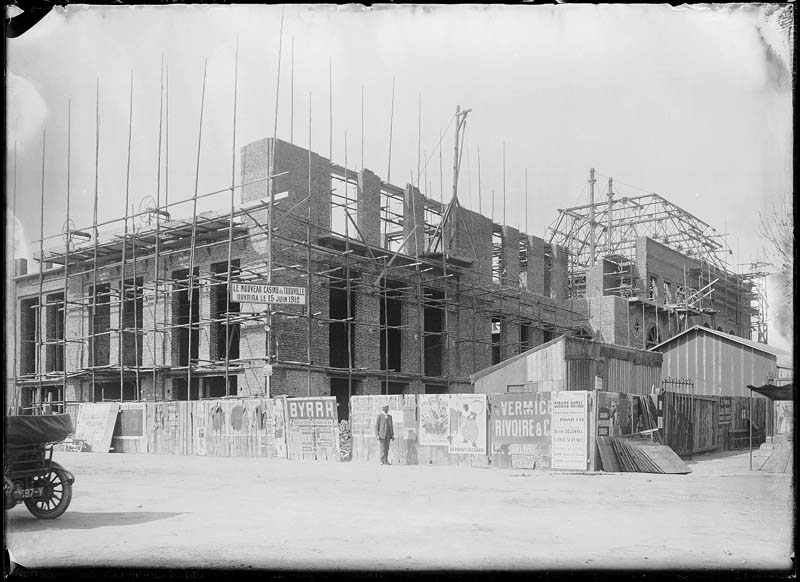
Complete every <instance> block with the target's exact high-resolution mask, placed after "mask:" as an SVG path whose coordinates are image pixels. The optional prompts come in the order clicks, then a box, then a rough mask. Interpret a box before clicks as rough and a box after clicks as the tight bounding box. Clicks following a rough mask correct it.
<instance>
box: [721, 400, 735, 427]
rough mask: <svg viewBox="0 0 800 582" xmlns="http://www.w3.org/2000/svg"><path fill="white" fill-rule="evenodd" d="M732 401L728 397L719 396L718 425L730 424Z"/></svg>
mask: <svg viewBox="0 0 800 582" xmlns="http://www.w3.org/2000/svg"><path fill="white" fill-rule="evenodd" d="M732 410H733V401H732V399H731V397H730V396H720V398H719V424H730V423H731V411H732Z"/></svg>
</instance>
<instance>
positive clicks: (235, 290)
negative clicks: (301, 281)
mask: <svg viewBox="0 0 800 582" xmlns="http://www.w3.org/2000/svg"><path fill="white" fill-rule="evenodd" d="M231 301H234V302H236V303H280V304H283V305H305V304H306V288H305V287H285V286H282V285H265V284H262V283H231Z"/></svg>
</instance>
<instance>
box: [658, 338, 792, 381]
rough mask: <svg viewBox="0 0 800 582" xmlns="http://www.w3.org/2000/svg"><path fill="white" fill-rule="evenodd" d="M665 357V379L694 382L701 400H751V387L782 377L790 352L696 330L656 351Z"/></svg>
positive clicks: (663, 343)
mask: <svg viewBox="0 0 800 582" xmlns="http://www.w3.org/2000/svg"><path fill="white" fill-rule="evenodd" d="M652 350H653V351H654V352H660V353H661V354H663V356H664V363H663V365H662V366H661V373H662V377H663V378H685V379H688V380H693V381H694V391H693V392H694V394H696V395H701V396H739V397H745V396H750V391H749V390H748V389H747V385H748V384H749V385H752V386H761V385H763V384H767V383H769V381H770V380H771V379H774V378H777V377H778V364H779V360H780V362H781V364H782V365H786V362H785V360H787V359H788V358H789V354H787V353H786V352H784V351H782V350H779V349H777V348H774V347H772V346H769V345H767V344H761V343H758V342H754V341H751V340H746V339H744V338H741V337H738V336H735V335H731V334H728V333H724V332H721V331H716V330H714V329H711V328H707V327H701V326H695V327H692V328H690V329H688V330H686V331H684V332H681V333H679V334H677V335H675V336H672V337H671V338H670V339H668V340H667V341H665V342H662V343H660V344H658V345H657V346H655V347H653V348H652Z"/></svg>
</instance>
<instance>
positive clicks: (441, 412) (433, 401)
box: [417, 394, 450, 446]
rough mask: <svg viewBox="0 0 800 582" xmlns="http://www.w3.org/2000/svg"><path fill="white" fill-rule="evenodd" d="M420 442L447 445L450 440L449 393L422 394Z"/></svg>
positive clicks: (420, 399) (420, 404)
mask: <svg viewBox="0 0 800 582" xmlns="http://www.w3.org/2000/svg"><path fill="white" fill-rule="evenodd" d="M417 398H418V399H419V444H421V445H434V446H436V445H441V446H447V445H448V444H449V443H450V441H449V440H448V437H449V436H450V404H449V401H448V395H447V394H420V395H419V396H417Z"/></svg>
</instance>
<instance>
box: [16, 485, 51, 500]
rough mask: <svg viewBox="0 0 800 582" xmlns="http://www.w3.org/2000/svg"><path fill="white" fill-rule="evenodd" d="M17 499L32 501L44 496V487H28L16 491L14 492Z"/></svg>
mask: <svg viewBox="0 0 800 582" xmlns="http://www.w3.org/2000/svg"><path fill="white" fill-rule="evenodd" d="M14 494H15V496H16V497H17V499H32V498H34V497H41V496H42V495H44V487H29V488H28V489H17V490H16V491H15V492H14Z"/></svg>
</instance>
